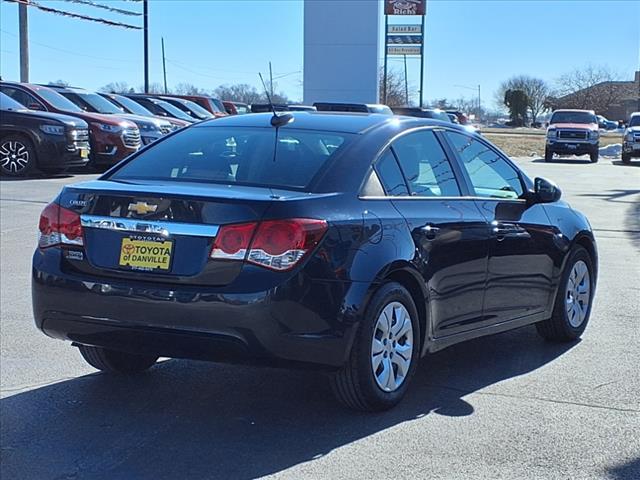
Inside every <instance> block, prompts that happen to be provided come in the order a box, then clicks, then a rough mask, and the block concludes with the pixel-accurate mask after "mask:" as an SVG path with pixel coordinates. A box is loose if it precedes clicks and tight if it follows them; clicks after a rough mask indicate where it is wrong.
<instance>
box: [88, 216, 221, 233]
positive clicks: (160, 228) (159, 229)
mask: <svg viewBox="0 0 640 480" xmlns="http://www.w3.org/2000/svg"><path fill="white" fill-rule="evenodd" d="M80 224H81V225H82V228H100V229H103V230H114V231H121V232H134V233H154V234H156V235H162V236H164V237H170V236H172V235H185V236H189V237H208V238H213V237H215V236H216V235H217V234H218V230H219V229H220V227H219V226H218V225H205V224H195V223H172V222H158V221H145V220H143V219H137V218H117V217H102V216H98V215H80Z"/></svg>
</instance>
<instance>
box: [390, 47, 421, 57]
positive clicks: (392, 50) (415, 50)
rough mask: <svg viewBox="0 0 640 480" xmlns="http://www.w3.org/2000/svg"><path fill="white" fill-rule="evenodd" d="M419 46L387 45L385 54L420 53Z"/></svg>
mask: <svg viewBox="0 0 640 480" xmlns="http://www.w3.org/2000/svg"><path fill="white" fill-rule="evenodd" d="M421 54H422V47H420V46H417V47H416V46H402V47H387V55H421Z"/></svg>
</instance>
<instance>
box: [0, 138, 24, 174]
mask: <svg viewBox="0 0 640 480" xmlns="http://www.w3.org/2000/svg"><path fill="white" fill-rule="evenodd" d="M29 161H30V158H29V149H28V148H27V146H26V145H24V144H23V143H22V142H19V141H17V140H8V141H6V142H4V143H3V144H2V145H0V167H1V168H2V169H3V170H4V171H6V172H8V173H11V174H17V173H20V172H22V171H23V170H25V169H26V168H27V167H28V165H29Z"/></svg>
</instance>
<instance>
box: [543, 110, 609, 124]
mask: <svg viewBox="0 0 640 480" xmlns="http://www.w3.org/2000/svg"><path fill="white" fill-rule="evenodd" d="M550 122H551V123H552V124H553V123H598V119H597V118H596V116H595V115H594V114H593V113H589V112H556V113H554V114H553V115H552V116H551V120H550Z"/></svg>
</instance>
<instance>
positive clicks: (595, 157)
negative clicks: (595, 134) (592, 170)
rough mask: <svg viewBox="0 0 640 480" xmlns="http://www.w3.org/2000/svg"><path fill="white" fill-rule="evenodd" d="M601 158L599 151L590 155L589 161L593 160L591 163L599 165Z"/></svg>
mask: <svg viewBox="0 0 640 480" xmlns="http://www.w3.org/2000/svg"><path fill="white" fill-rule="evenodd" d="M599 157H600V151H599V150H597V149H596V150H595V151H593V152H591V153H590V154H589V159H590V160H591V163H598V158H599Z"/></svg>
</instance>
